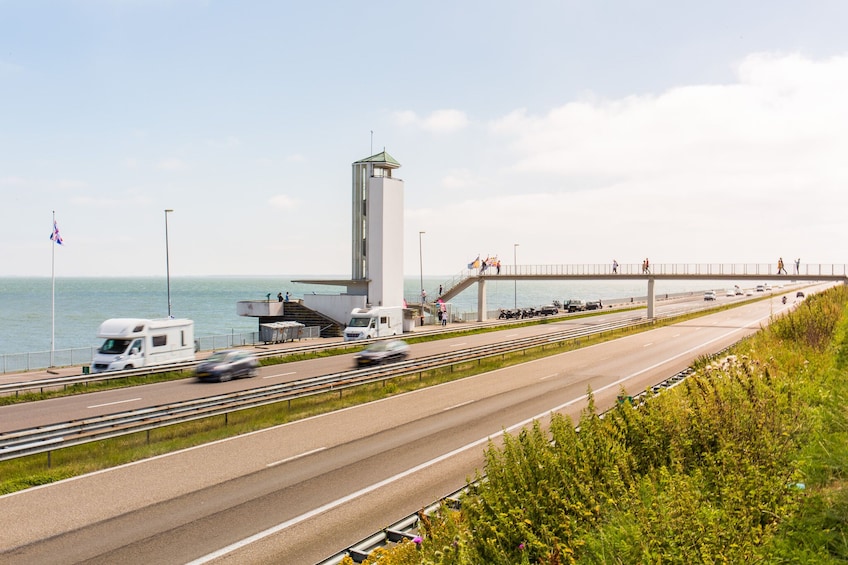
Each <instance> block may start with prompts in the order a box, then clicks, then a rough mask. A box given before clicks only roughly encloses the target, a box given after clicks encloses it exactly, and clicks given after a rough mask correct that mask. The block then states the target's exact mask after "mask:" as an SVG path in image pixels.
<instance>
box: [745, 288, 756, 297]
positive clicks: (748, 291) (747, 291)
mask: <svg viewBox="0 0 848 565" xmlns="http://www.w3.org/2000/svg"><path fill="white" fill-rule="evenodd" d="M745 296H754V291H753V290H751V289H750V288H749V289H748V290H746V291H745Z"/></svg>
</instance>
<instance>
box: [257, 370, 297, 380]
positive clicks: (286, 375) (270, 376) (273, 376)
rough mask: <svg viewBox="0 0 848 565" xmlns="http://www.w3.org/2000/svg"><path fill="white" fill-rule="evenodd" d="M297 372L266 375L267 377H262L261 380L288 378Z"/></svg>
mask: <svg viewBox="0 0 848 565" xmlns="http://www.w3.org/2000/svg"><path fill="white" fill-rule="evenodd" d="M296 373H297V371H291V372H289V373H277V374H276V375H268V376H267V377H262V378H263V379H276V378H277V377H288V376H289V375H294V374H296Z"/></svg>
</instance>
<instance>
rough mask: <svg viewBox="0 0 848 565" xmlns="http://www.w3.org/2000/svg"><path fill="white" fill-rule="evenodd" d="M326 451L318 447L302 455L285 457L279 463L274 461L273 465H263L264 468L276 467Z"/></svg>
mask: <svg viewBox="0 0 848 565" xmlns="http://www.w3.org/2000/svg"><path fill="white" fill-rule="evenodd" d="M325 449H327V448H326V447H319V448H317V449H313V450H312V451H306V452H304V453H299V454H298V455H293V456H292V457H287V458H285V459H280V460H279V461H274V462H273V463H268V464H267V465H265V466H266V467H276V466H277V465H282V464H283V463H288V462H289V461H296V460H297V459H300V458H301V457H306V456H307V455H312V454H313V453H318V452H319V451H324V450H325Z"/></svg>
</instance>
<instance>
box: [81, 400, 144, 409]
mask: <svg viewBox="0 0 848 565" xmlns="http://www.w3.org/2000/svg"><path fill="white" fill-rule="evenodd" d="M139 400H141V398H129V399H127V400H118V401H117V402H107V403H106V404H94V405H92V406H89V408H102V407H104V406H114V405H115V404H126V403H127V402H138V401H139Z"/></svg>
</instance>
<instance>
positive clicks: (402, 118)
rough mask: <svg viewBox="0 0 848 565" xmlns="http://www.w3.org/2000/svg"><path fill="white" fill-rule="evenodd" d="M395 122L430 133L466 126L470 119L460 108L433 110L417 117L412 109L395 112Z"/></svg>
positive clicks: (453, 130)
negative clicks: (426, 114)
mask: <svg viewBox="0 0 848 565" xmlns="http://www.w3.org/2000/svg"><path fill="white" fill-rule="evenodd" d="M395 123H397V124H398V125H400V126H414V127H417V128H419V129H422V130H424V131H428V132H431V133H452V132H455V131H459V130H462V129H465V128H466V127H468V125H469V123H470V120H469V119H468V116H466V115H465V112H462V111H460V110H435V111H433V112H431V113H430V115H428V116H424V117H419V116H418V114H416V113H415V112H413V111H410V110H406V111H401V112H395Z"/></svg>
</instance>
